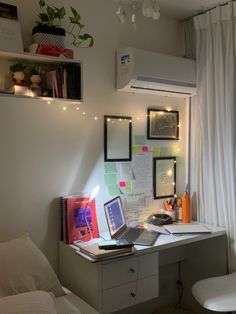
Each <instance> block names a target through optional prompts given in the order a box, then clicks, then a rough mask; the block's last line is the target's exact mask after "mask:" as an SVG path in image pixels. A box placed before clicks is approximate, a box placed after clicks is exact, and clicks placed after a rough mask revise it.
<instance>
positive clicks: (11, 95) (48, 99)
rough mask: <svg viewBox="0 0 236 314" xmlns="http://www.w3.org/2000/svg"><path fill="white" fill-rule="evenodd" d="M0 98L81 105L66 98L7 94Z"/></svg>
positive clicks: (0, 95) (75, 100)
mask: <svg viewBox="0 0 236 314" xmlns="http://www.w3.org/2000/svg"><path fill="white" fill-rule="evenodd" d="M0 97H10V98H11V97H12V98H21V99H38V100H43V101H45V102H51V103H53V102H55V101H57V102H67V103H70V104H81V103H82V101H81V100H79V99H78V100H77V99H68V98H53V97H47V96H45V97H44V96H24V95H15V94H8V93H6V94H5V93H0Z"/></svg>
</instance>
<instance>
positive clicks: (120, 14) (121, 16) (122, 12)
mask: <svg viewBox="0 0 236 314" xmlns="http://www.w3.org/2000/svg"><path fill="white" fill-rule="evenodd" d="M116 15H117V17H118V19H119V21H120V23H121V24H124V23H125V19H126V12H125V8H124V4H123V2H119V4H118V8H117V11H116Z"/></svg>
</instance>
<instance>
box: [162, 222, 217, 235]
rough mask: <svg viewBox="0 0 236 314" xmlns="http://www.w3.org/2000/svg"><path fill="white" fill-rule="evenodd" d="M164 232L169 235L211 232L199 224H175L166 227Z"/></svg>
mask: <svg viewBox="0 0 236 314" xmlns="http://www.w3.org/2000/svg"><path fill="white" fill-rule="evenodd" d="M165 230H167V231H168V232H169V233H171V234H199V233H211V230H210V229H208V228H207V227H206V226H204V225H201V224H191V223H190V224H176V225H166V226H165Z"/></svg>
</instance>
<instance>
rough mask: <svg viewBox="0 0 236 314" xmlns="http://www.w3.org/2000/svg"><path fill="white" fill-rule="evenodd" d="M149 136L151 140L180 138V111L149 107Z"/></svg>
mask: <svg viewBox="0 0 236 314" xmlns="http://www.w3.org/2000/svg"><path fill="white" fill-rule="evenodd" d="M147 138H148V139H150V140H157V139H158V140H179V112H178V111H172V110H163V109H150V108H148V111H147Z"/></svg>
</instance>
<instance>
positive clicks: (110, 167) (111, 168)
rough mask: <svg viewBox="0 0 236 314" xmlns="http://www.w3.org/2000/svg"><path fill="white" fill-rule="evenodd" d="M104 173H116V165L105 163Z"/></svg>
mask: <svg viewBox="0 0 236 314" xmlns="http://www.w3.org/2000/svg"><path fill="white" fill-rule="evenodd" d="M104 168H105V173H116V172H117V170H116V164H115V163H112V162H105V164H104Z"/></svg>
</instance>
